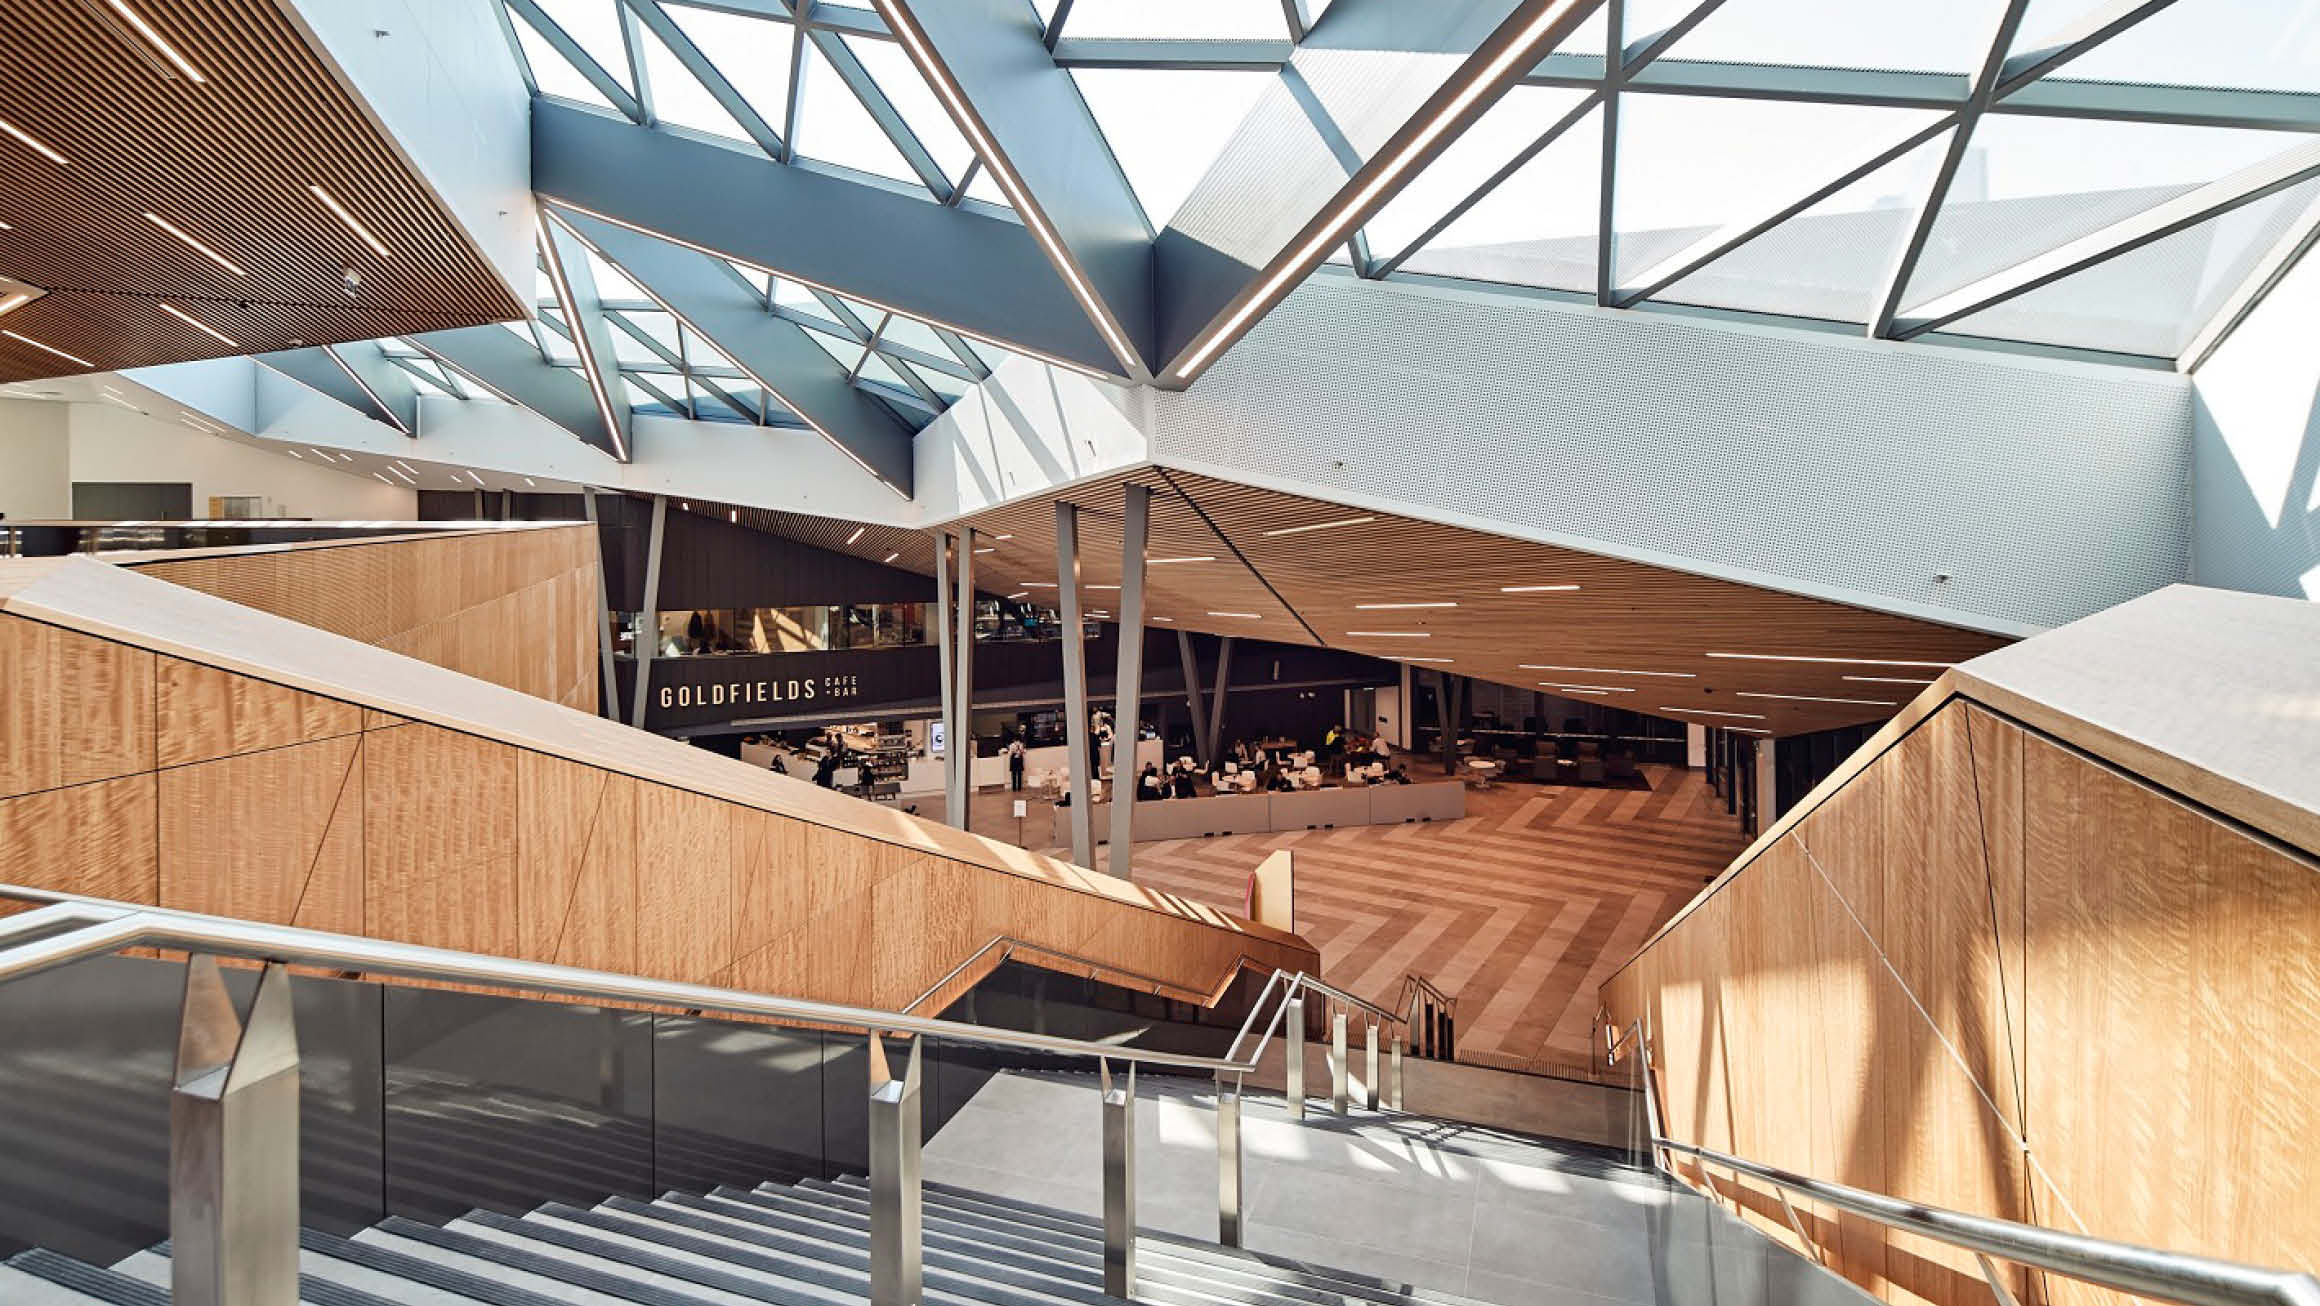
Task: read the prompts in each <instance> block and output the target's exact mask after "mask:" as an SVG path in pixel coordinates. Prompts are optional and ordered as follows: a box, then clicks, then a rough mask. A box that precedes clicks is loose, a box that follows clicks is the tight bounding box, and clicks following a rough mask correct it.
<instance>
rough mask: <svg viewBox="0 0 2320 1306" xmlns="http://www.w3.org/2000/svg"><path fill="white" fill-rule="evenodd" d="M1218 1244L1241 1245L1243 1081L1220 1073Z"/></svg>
mask: <svg viewBox="0 0 2320 1306" xmlns="http://www.w3.org/2000/svg"><path fill="white" fill-rule="evenodd" d="M1216 1240H1217V1241H1218V1242H1220V1243H1223V1244H1224V1245H1225V1246H1227V1247H1238V1246H1240V1245H1241V1077H1240V1076H1239V1075H1228V1074H1226V1073H1225V1072H1223V1071H1221V1070H1220V1071H1218V1072H1216Z"/></svg>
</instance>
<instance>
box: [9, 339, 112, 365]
mask: <svg viewBox="0 0 2320 1306" xmlns="http://www.w3.org/2000/svg"><path fill="white" fill-rule="evenodd" d="M0 336H6V337H8V338H9V339H10V340H14V341H16V342H17V343H19V344H26V345H30V346H32V347H33V348H34V349H39V350H45V351H46V352H48V353H51V354H54V355H56V356H57V357H58V358H61V359H63V360H65V361H66V362H68V363H78V364H80V365H81V366H82V367H95V366H96V364H95V363H92V362H90V361H89V360H87V359H85V358H83V357H81V356H80V355H79V354H68V353H66V352H64V351H63V350H61V349H59V348H57V347H56V346H55V345H44V344H42V343H40V342H39V341H37V340H35V339H33V338H32V337H31V336H20V335H18V334H16V333H15V332H13V331H0Z"/></svg>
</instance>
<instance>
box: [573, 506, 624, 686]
mask: <svg viewBox="0 0 2320 1306" xmlns="http://www.w3.org/2000/svg"><path fill="white" fill-rule="evenodd" d="M580 501H581V503H583V504H585V505H586V506H587V509H588V524H589V525H591V526H594V527H595V528H596V653H597V656H598V658H600V659H601V660H602V661H603V663H604V704H603V712H602V715H604V716H607V717H610V718H612V719H613V720H615V721H618V720H619V719H620V677H619V676H617V675H615V674H613V670H612V597H611V594H612V591H611V588H610V587H611V584H612V582H611V581H610V580H609V579H608V578H606V576H605V574H604V523H603V522H601V521H599V520H597V517H596V488H595V487H594V486H590V485H583V486H581V487H580Z"/></svg>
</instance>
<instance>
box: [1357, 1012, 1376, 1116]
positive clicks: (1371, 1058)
mask: <svg viewBox="0 0 2320 1306" xmlns="http://www.w3.org/2000/svg"><path fill="white" fill-rule="evenodd" d="M1361 1048H1362V1058H1363V1066H1362V1074H1361V1104H1362V1106H1363V1107H1365V1108H1367V1109H1368V1110H1371V1111H1375V1110H1377V1108H1378V1023H1377V1022H1376V1021H1374V1020H1372V1021H1369V1022H1367V1023H1365V1024H1364V1025H1363V1026H1362V1039H1361Z"/></svg>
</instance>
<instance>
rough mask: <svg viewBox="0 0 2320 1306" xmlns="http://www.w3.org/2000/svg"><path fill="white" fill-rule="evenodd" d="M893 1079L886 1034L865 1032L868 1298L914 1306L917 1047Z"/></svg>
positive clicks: (919, 1271) (919, 1194)
mask: <svg viewBox="0 0 2320 1306" xmlns="http://www.w3.org/2000/svg"><path fill="white" fill-rule="evenodd" d="M924 1042H925V1040H924V1039H918V1038H914V1039H912V1040H910V1060H909V1062H908V1063H907V1064H906V1065H905V1066H904V1067H903V1071H902V1077H901V1078H899V1079H897V1078H895V1076H894V1074H893V1073H892V1072H891V1071H890V1070H889V1069H888V1067H887V1061H886V1036H885V1035H883V1034H880V1033H878V1032H876V1031H872V1032H871V1034H870V1302H871V1306H918V1301H919V1295H920V1283H921V1280H922V1278H923V1277H924V1271H923V1268H922V1266H921V1263H920V1244H919V1227H920V1220H921V1209H922V1203H923V1201H924V1193H923V1191H922V1190H921V1189H920V1187H919V1161H918V1151H919V1114H918V1081H919V1047H920V1045H921V1044H923V1043H924Z"/></svg>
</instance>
